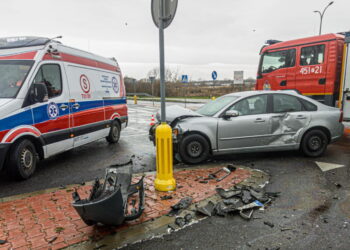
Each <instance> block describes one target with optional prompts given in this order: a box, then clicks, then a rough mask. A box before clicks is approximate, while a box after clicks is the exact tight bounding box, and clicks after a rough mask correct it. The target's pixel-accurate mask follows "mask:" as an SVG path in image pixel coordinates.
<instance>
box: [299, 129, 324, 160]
mask: <svg viewBox="0 0 350 250" xmlns="http://www.w3.org/2000/svg"><path fill="white" fill-rule="evenodd" d="M327 145H328V138H327V135H326V134H325V133H324V132H323V131H322V130H319V129H314V130H311V131H309V132H307V133H306V135H305V136H304V138H303V140H302V141H301V146H300V149H301V151H302V152H303V153H304V154H305V155H306V156H309V157H318V156H321V155H322V154H323V153H324V152H325V151H326V149H327Z"/></svg>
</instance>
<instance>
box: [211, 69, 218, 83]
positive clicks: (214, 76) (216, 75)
mask: <svg viewBox="0 0 350 250" xmlns="http://www.w3.org/2000/svg"><path fill="white" fill-rule="evenodd" d="M211 78H212V79H213V80H214V81H215V80H216V78H218V73H217V72H216V71H215V70H214V71H213V72H212V73H211Z"/></svg>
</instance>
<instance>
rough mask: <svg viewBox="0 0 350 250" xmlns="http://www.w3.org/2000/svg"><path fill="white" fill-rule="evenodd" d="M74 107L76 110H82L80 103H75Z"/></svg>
mask: <svg viewBox="0 0 350 250" xmlns="http://www.w3.org/2000/svg"><path fill="white" fill-rule="evenodd" d="M72 107H73V108H75V109H78V108H80V104H79V103H74V104H73V105H72Z"/></svg>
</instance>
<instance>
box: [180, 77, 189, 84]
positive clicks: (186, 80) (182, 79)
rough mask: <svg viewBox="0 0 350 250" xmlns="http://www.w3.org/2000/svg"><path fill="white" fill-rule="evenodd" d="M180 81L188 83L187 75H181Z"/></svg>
mask: <svg viewBox="0 0 350 250" xmlns="http://www.w3.org/2000/svg"><path fill="white" fill-rule="evenodd" d="M181 82H182V83H188V75H182V77H181Z"/></svg>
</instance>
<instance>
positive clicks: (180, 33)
mask: <svg viewBox="0 0 350 250" xmlns="http://www.w3.org/2000/svg"><path fill="white" fill-rule="evenodd" d="M329 2H330V1H328V0H263V1H262V0H179V4H178V9H177V13H176V16H175V19H174V21H173V23H172V24H171V25H170V27H169V28H167V29H166V30H165V61H166V65H167V66H168V67H170V68H171V69H173V70H178V72H179V73H180V74H188V75H189V76H190V77H191V78H192V79H193V80H197V79H210V78H211V72H212V71H213V70H216V71H217V72H218V79H232V78H233V71H234V70H244V71H245V77H255V75H256V70H257V64H258V61H259V55H258V53H259V50H260V48H261V46H262V45H263V44H264V42H265V41H266V40H267V39H278V40H290V39H294V38H299V37H305V36H313V35H316V34H318V27H319V21H320V20H319V19H320V18H319V15H318V14H315V13H313V11H314V10H322V9H323V8H324V7H325V6H326V5H327V4H328V3H329ZM150 4H151V0H31V1H28V0H1V15H0V24H1V29H0V36H1V37H6V36H19V35H20V36H23V35H34V36H45V37H54V36H56V35H62V36H63V39H61V41H62V42H63V43H64V44H66V45H69V46H73V47H77V48H79V49H83V50H89V51H90V52H93V53H96V54H100V55H103V56H106V57H116V58H117V60H118V61H119V64H120V67H121V69H122V71H123V74H124V75H126V76H129V77H134V78H137V79H140V78H145V77H147V73H148V71H149V70H151V69H152V68H154V67H158V65H159V49H158V30H157V29H156V27H155V26H154V24H153V21H152V18H151V11H150ZM349 11H350V1H349V0H335V1H334V4H333V5H332V6H330V7H329V8H328V10H327V12H326V14H325V17H324V24H323V33H335V32H341V31H348V30H350V15H349Z"/></svg>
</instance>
